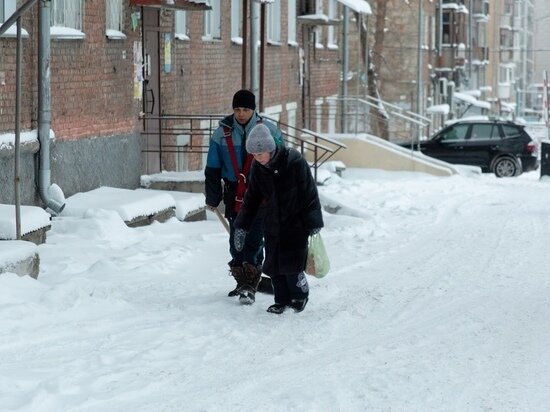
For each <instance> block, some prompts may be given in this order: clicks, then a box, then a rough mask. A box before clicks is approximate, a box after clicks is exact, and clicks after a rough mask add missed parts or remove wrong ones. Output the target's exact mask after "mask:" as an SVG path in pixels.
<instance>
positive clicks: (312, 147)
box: [140, 113, 346, 179]
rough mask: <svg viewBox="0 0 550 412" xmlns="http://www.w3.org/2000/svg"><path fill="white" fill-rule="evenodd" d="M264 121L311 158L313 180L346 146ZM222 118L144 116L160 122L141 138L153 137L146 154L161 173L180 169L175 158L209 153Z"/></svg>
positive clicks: (288, 143) (278, 122)
mask: <svg viewBox="0 0 550 412" xmlns="http://www.w3.org/2000/svg"><path fill="white" fill-rule="evenodd" d="M260 115H261V117H262V118H264V119H267V120H269V121H272V122H273V123H275V124H277V126H278V127H279V129H280V130H281V133H282V136H283V140H284V141H285V143H286V144H287V145H288V146H291V147H295V148H296V149H298V150H299V151H300V153H302V155H304V156H305V157H306V158H309V159H310V160H311V161H309V163H310V166H311V167H312V169H313V173H314V177H315V179H317V169H318V167H319V166H321V165H322V164H323V163H325V162H326V161H327V160H328V159H330V158H331V157H332V156H333V155H334V154H335V153H336V152H337V151H338V150H341V149H344V148H346V145H345V144H343V143H341V142H339V141H337V140H334V139H330V138H328V137H326V136H323V135H322V134H320V133H316V132H314V131H312V130H308V129H301V128H298V127H294V126H291V125H288V124H286V123H283V122H280V121H279V120H277V119H275V118H273V117H270V116H269V115H266V114H263V113H260ZM225 116H226V115H223V114H189V115H188V114H162V115H150V114H145V113H141V114H140V118H141V119H142V120H143V121H144V122H145V121H155V122H158V125H159V128H158V129H155V130H152V131H151V132H147V131H146V130H144V131H143V132H142V133H141V134H142V136H145V137H153V139H155V138H156V137H158V140H156V141H155V143H156V144H155V147H153V148H149V147H146V148H144V149H143V150H142V152H144V153H158V154H159V159H160V163H161V166H162V170H171V169H175V168H177V167H178V165H177V163H178V160H177V159H176V157H177V156H178V155H179V154H182V153H185V154H187V155H188V156H192V155H197V154H206V153H208V147H209V141H210V138H211V137H212V134H213V133H214V131H215V130H216V129H217V127H218V122H219V120H222V119H223V118H224V117H225ZM180 136H185V137H187V139H186V142H187V143H186V144H185V145H182V144H180V143H179V142H178V141H177V139H178V137H180Z"/></svg>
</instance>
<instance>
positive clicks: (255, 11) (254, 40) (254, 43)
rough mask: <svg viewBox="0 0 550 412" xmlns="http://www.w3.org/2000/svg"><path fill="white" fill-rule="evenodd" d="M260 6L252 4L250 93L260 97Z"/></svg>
mask: <svg viewBox="0 0 550 412" xmlns="http://www.w3.org/2000/svg"><path fill="white" fill-rule="evenodd" d="M259 26H260V5H259V4H258V2H257V1H251V2H250V91H251V92H252V93H254V94H255V95H256V96H258V90H259V82H258V42H259V41H260V27H259Z"/></svg>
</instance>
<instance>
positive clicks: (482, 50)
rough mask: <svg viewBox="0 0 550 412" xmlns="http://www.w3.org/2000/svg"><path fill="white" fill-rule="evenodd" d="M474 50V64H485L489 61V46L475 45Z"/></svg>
mask: <svg viewBox="0 0 550 412" xmlns="http://www.w3.org/2000/svg"><path fill="white" fill-rule="evenodd" d="M472 52H473V53H472V60H473V61H472V64H476V65H480V66H483V65H486V64H487V63H489V48H488V47H474V48H473V50H472Z"/></svg>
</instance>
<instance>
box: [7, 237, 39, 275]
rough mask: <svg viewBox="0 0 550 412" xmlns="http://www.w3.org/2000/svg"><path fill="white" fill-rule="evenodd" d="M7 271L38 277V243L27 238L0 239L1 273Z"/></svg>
mask: <svg viewBox="0 0 550 412" xmlns="http://www.w3.org/2000/svg"><path fill="white" fill-rule="evenodd" d="M6 272H12V273H15V274H17V275H19V276H27V275H28V276H31V277H33V278H34V279H36V278H37V277H38V274H39V272H40V257H39V256H38V247H37V245H36V244H34V243H33V242H29V241H25V240H2V241H0V274H2V273H6Z"/></svg>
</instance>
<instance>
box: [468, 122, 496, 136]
mask: <svg viewBox="0 0 550 412" xmlns="http://www.w3.org/2000/svg"><path fill="white" fill-rule="evenodd" d="M470 139H471V140H488V139H500V135H499V133H498V126H497V125H496V124H474V125H473V126H472V133H471V134H470Z"/></svg>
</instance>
